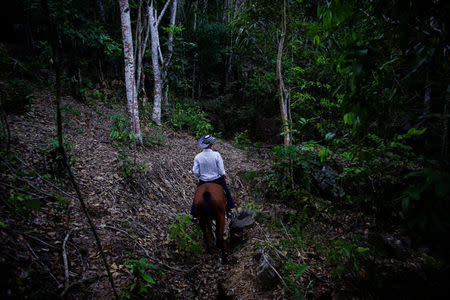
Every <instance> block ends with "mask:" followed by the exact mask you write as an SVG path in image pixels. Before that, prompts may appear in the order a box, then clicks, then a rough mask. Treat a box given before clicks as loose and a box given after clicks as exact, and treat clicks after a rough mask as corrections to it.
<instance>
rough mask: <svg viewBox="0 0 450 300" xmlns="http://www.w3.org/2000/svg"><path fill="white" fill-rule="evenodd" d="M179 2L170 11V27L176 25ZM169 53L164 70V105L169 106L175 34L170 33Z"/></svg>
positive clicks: (173, 1)
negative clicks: (169, 71)
mask: <svg viewBox="0 0 450 300" xmlns="http://www.w3.org/2000/svg"><path fill="white" fill-rule="evenodd" d="M177 7H178V0H172V9H171V11H170V27H172V28H173V27H174V26H175V25H176V18H177ZM167 49H168V53H167V58H166V59H165V63H164V68H163V84H164V105H166V106H168V105H169V80H168V77H167V73H168V68H169V65H170V62H171V60H172V56H173V32H172V31H170V32H169V41H168V45H167Z"/></svg>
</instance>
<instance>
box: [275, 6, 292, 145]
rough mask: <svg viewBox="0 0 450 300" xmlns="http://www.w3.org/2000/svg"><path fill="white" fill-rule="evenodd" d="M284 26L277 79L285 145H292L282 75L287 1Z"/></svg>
mask: <svg viewBox="0 0 450 300" xmlns="http://www.w3.org/2000/svg"><path fill="white" fill-rule="evenodd" d="M282 15H283V19H282V26H281V37H280V41H279V43H278V55H277V78H278V82H279V85H278V92H279V94H280V114H281V122H282V123H283V138H284V145H286V146H287V145H290V144H291V134H290V131H289V122H288V111H289V109H288V99H287V95H286V88H285V86H284V81H283V74H282V57H283V47H284V40H285V38H286V0H283V6H282Z"/></svg>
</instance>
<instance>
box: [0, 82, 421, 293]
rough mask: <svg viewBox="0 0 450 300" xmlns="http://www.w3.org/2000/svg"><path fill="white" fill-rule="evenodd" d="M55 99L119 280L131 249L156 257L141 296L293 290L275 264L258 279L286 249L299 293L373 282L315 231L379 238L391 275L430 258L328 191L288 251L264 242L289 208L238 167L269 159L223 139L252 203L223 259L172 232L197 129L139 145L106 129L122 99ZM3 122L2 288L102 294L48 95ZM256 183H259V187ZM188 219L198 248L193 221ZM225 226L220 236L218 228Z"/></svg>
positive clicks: (356, 288)
mask: <svg viewBox="0 0 450 300" xmlns="http://www.w3.org/2000/svg"><path fill="white" fill-rule="evenodd" d="M62 106H63V107H64V109H63V120H64V125H63V131H64V134H65V140H66V142H67V143H68V145H69V147H68V149H69V153H70V154H71V157H72V158H73V159H75V160H74V161H73V164H72V165H73V170H74V174H75V177H76V180H77V182H78V183H79V186H80V190H81V192H82V195H83V198H84V201H85V202H86V205H87V208H88V211H89V213H90V215H91V217H92V219H93V222H94V224H95V226H96V228H97V231H98V233H99V237H100V240H101V242H102V245H103V249H104V252H105V253H106V256H107V261H108V264H109V266H110V268H111V272H112V276H113V278H114V282H115V284H116V287H117V289H118V290H125V291H126V290H127V287H129V286H130V284H132V283H133V278H134V277H133V274H132V271H131V270H130V268H129V267H127V265H130V264H131V263H130V261H129V260H130V259H137V260H139V259H141V258H145V259H146V260H147V262H150V263H152V264H153V265H154V267H151V268H149V269H148V273H149V274H150V275H151V276H152V278H153V279H154V281H155V283H154V284H151V285H149V291H148V292H147V293H145V294H146V295H149V296H147V298H155V299H216V298H223V299H226V298H229V299H283V298H287V297H288V295H287V294H286V291H288V290H289V289H292V286H290V285H292V283H289V282H285V280H284V279H282V276H281V275H280V274H279V273H280V272H282V270H283V267H284V266H280V265H279V264H278V265H277V263H274V264H273V265H274V266H275V270H278V273H277V272H275V275H273V274H272V275H273V276H274V277H272V278H269V280H272V281H273V283H274V284H273V285H272V286H269V285H268V284H267V283H264V282H262V283H261V278H259V275H258V272H259V269H258V267H259V266H260V265H261V257H264V255H262V254H261V253H262V252H264V253H268V254H270V255H271V256H272V257H273V259H274V260H275V261H276V262H280V261H286V260H287V259H288V258H291V260H292V259H293V260H294V263H295V264H296V265H299V264H304V265H307V266H308V268H307V270H306V271H305V272H304V273H303V275H302V276H301V277H299V278H297V279H296V281H295V284H294V285H296V288H297V289H298V290H299V292H301V293H302V294H303V295H304V296H305V297H306V298H321V297H325V298H337V299H339V298H349V297H356V298H377V294H373V293H374V291H375V292H379V289H380V288H379V287H374V286H365V287H364V284H365V282H366V281H367V282H368V280H369V279H370V278H369V277H370V274H373V271H372V272H371V271H370V270H365V269H362V270H361V269H360V270H359V271H358V272H359V273H360V274H359V275H358V278H360V279H361V282H362V283H361V282H352V281H351V280H349V279H348V278H354V277H348V276H347V277H346V276H345V275H344V276H342V277H341V279H340V280H336V278H337V277H335V276H334V277H333V274H332V269H331V268H330V266H329V264H327V258H326V257H325V254H324V253H326V252H325V251H324V250H323V249H322V248H323V247H325V246H323V245H324V241H334V240H336V239H339V238H346V237H347V238H348V237H351V236H353V235H354V234H356V233H357V234H359V235H360V236H362V238H364V239H366V240H367V241H371V240H373V241H374V243H375V242H377V243H378V244H382V247H384V248H385V249H387V252H389V253H385V254H382V255H380V256H376V257H372V258H371V259H373V261H377V265H378V266H383V269H378V270H382V271H384V272H388V273H389V272H392V274H393V275H392V278H394V279H395V280H397V279H398V278H401V277H402V276H403V275H404V276H406V279H405V280H406V283H407V281H408V280H410V279H411V278H412V279H411V280H412V282H413V283H415V281H416V280H419V281H420V278H421V277H420V276H421V275H420V276H412V277H408V276H410V273H414V272H415V271H417V272H419V274H425V273H423V268H422V263H423V262H424V261H425V260H426V259H427V257H428V256H427V249H422V251H421V252H420V251H419V252H417V251H413V250H412V249H411V247H410V246H411V245H410V244H411V242H410V241H409V240H408V239H407V238H405V235H404V234H403V233H402V232H401V231H399V230H398V228H395V229H394V228H392V229H389V230H388V231H387V232H384V233H383V234H380V233H379V232H378V231H377V229H376V228H377V221H376V220H375V219H373V218H368V217H365V216H364V215H363V214H362V213H357V212H352V211H345V210H341V211H340V212H339V213H338V214H336V213H335V212H333V211H332V210H331V208H330V206H331V202H330V201H323V200H322V201H317V203H316V204H315V205H316V207H315V208H314V209H316V210H317V211H318V213H317V217H316V218H315V219H312V220H310V222H307V225H306V226H305V227H304V228H302V229H301V230H302V232H303V242H302V243H299V244H298V246H296V247H290V248H289V249H288V250H283V249H282V248H279V247H274V246H273V245H279V244H280V241H282V240H286V241H292V240H293V239H295V236H294V235H293V234H292V232H291V231H290V230H288V229H286V228H285V227H284V224H287V223H289V216H293V215H296V214H297V212H298V210H296V209H293V208H292V207H290V205H286V204H279V203H277V202H276V201H272V202H267V201H264V200H263V199H262V198H260V197H259V196H258V193H257V189H256V185H257V184H258V182H259V181H258V180H254V179H255V178H249V177H248V176H245V174H248V173H249V172H253V173H251V174H257V173H258V172H260V171H262V170H265V169H267V168H268V162H269V160H268V159H267V157H266V156H265V154H264V153H253V152H252V151H244V150H241V149H239V148H237V147H235V146H234V145H232V144H230V143H229V142H226V141H222V140H219V141H218V142H217V143H216V146H215V149H216V150H218V151H219V152H220V153H221V155H222V157H223V159H224V162H225V167H226V169H227V173H228V174H227V180H228V185H229V187H230V189H231V191H232V193H233V195H234V198H235V202H236V204H237V206H238V207H239V209H243V208H245V207H250V208H253V209H256V210H257V211H259V216H258V217H257V218H256V220H257V221H256V222H255V224H253V226H252V227H250V228H248V229H246V230H245V231H244V233H243V234H242V236H241V240H240V242H239V243H238V244H233V245H230V247H229V257H230V263H229V264H227V265H222V264H221V262H220V255H218V253H215V254H212V255H210V254H207V253H205V252H204V251H203V250H202V251H200V253H186V252H183V251H182V250H180V249H179V247H178V246H179V245H177V243H176V242H175V241H174V240H173V239H171V238H170V232H171V227H170V226H171V224H174V223H176V222H177V217H178V216H180V215H183V214H186V213H188V212H189V208H190V205H191V201H192V196H193V193H194V190H195V187H196V178H195V177H194V176H193V175H192V173H191V168H192V162H193V158H194V156H195V154H196V153H198V152H199V148H198V147H197V143H196V138H195V137H193V136H191V135H189V134H187V133H183V132H176V131H173V130H171V129H168V128H167V127H164V128H163V129H161V128H155V127H152V126H144V132H145V133H146V135H147V136H148V137H154V138H153V139H151V140H150V141H149V143H148V144H147V146H146V147H144V148H138V149H133V147H131V148H130V147H128V146H124V145H123V144H121V143H120V142H118V141H116V140H115V139H113V138H111V137H110V127H111V125H112V123H113V121H111V120H110V116H111V115H112V114H113V113H119V114H122V115H124V116H125V112H124V107H125V105H124V104H120V105H119V104H117V103H116V104H114V103H105V102H98V101H97V102H95V101H92V102H90V103H84V104H82V103H79V102H76V101H74V100H73V99H71V98H64V99H63V103H62ZM8 123H9V127H10V132H11V137H12V138H11V148H12V150H13V151H14V153H15V156H16V158H15V159H7V158H6V157H3V158H2V160H1V163H2V164H1V167H0V170H1V179H2V181H1V184H0V191H1V194H3V196H2V202H0V221H1V222H0V241H1V243H0V266H1V269H2V275H1V276H2V278H1V295H2V296H3V297H5V296H7V297H12V298H17V297H22V298H23V297H25V296H29V297H32V298H58V297H61V296H64V297H66V298H68V299H109V298H112V296H113V295H112V290H111V287H110V284H109V281H108V278H107V276H106V273H105V271H104V266H103V264H102V260H101V257H100V254H99V251H98V248H97V246H96V244H95V239H94V236H93V234H92V232H91V229H90V227H89V226H88V223H87V220H86V217H85V216H84V214H83V212H82V210H81V207H80V203H79V201H78V199H77V198H76V195H75V193H74V191H73V188H72V187H71V186H70V184H69V182H68V180H67V177H66V176H65V175H61V170H58V165H57V164H56V163H55V161H56V156H55V155H56V153H55V151H54V147H53V148H52V146H51V145H52V141H51V140H49V139H51V138H55V135H56V129H55V125H54V123H55V122H54V108H53V95H52V94H50V93H49V92H45V91H42V90H36V91H35V94H34V101H33V105H32V106H31V108H30V110H29V111H28V112H26V113H25V114H23V115H10V116H8ZM130 165H134V166H136V165H138V166H141V167H142V172H135V173H133V176H131V177H130V176H129V177H124V173H126V168H127V166H130ZM250 177H251V176H250ZM259 184H260V182H259ZM259 189H263V190H264V186H259ZM14 195H15V196H14ZM20 198H22V200H21V199H20ZM32 199H35V200H38V202H39V204H40V206H41V208H40V209H39V210H36V211H32V212H31V213H30V209H24V208H23V206H24V205H29V206H31V207H34V206H33V203H34V202H32V201H31V200H32ZM28 200H30V201H28ZM27 201H28V202H27ZM25 203H27V204H25ZM297 209H298V208H297ZM274 220H281V223H280V222H278V223H277V224H278V227H277V226H274V223H275V221H274ZM283 220H284V222H285V223H283ZM280 224H281V227H280ZM188 227H189V228H188V229H189V232H190V234H191V235H192V236H193V237H194V238H197V239H198V241H199V242H200V246H201V247H202V242H201V239H200V238H199V237H198V229H196V226H195V225H193V226H190V225H189V226H188ZM280 228H281V229H280ZM196 232H197V233H196ZM226 234H227V236H229V231H228V230H227V233H226ZM65 259H66V260H65ZM393 266H396V267H395V268H394V267H393ZM395 272H398V273H399V276H396V275H395ZM421 272H422V273H421ZM405 274H406V275H405ZM424 276H426V275H424ZM405 280H402V281H401V282H400V284H404V283H405ZM380 282H383V281H380ZM361 286H363V288H361ZM427 286H429V284H428V283H427ZM380 294H383V293H380ZM355 295H356V296H355ZM378 295H379V294H378ZM291 296H292V295H291V294H290V296H289V297H291Z"/></svg>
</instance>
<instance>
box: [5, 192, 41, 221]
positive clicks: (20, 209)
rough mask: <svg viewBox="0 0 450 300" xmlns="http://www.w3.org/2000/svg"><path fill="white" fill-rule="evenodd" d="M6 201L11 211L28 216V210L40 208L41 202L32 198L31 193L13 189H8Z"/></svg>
mask: <svg viewBox="0 0 450 300" xmlns="http://www.w3.org/2000/svg"><path fill="white" fill-rule="evenodd" d="M6 203H7V204H8V206H9V207H10V208H11V209H12V211H13V212H15V213H18V214H21V215H23V216H25V217H28V216H29V214H30V211H37V210H40V209H41V203H40V202H39V201H38V200H37V199H34V198H33V196H32V195H29V194H24V193H21V192H18V191H16V190H14V189H10V190H9V197H8V198H7V199H6Z"/></svg>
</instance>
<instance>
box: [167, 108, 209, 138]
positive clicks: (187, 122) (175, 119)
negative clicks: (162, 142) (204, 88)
mask: <svg viewBox="0 0 450 300" xmlns="http://www.w3.org/2000/svg"><path fill="white" fill-rule="evenodd" d="M169 122H170V124H171V125H172V126H173V127H175V128H178V129H189V130H190V131H191V132H192V133H193V134H195V135H196V136H197V137H200V136H203V135H205V134H208V133H211V132H212V131H213V126H212V125H211V122H210V120H209V119H208V115H207V113H206V112H204V111H202V110H201V108H200V107H199V106H197V105H195V104H190V103H176V104H175V107H174V108H173V109H172V113H171V116H170V119H169Z"/></svg>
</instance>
